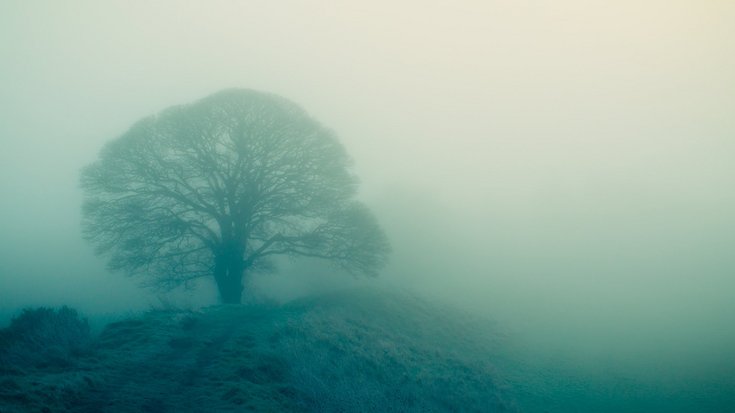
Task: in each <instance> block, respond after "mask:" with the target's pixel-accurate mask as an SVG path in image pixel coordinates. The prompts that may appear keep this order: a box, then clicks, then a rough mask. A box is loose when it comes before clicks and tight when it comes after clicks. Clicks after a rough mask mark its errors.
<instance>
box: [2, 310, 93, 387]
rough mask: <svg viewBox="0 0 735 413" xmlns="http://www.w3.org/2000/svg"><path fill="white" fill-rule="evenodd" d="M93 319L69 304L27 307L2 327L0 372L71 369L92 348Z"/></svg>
mask: <svg viewBox="0 0 735 413" xmlns="http://www.w3.org/2000/svg"><path fill="white" fill-rule="evenodd" d="M90 344H91V335H90V327H89V322H88V321H87V320H86V319H85V318H82V317H81V316H80V315H79V314H78V313H77V311H76V310H74V309H71V308H69V307H61V308H58V309H54V308H46V307H41V308H35V309H24V310H23V311H22V312H21V313H20V315H18V316H17V317H15V318H14V319H13V320H12V321H11V323H10V326H9V327H7V328H5V329H2V330H0V373H14V372H19V373H20V372H23V370H24V369H27V368H50V369H54V368H67V367H70V366H71V365H72V364H73V360H74V359H75V358H77V357H79V356H80V355H82V354H84V353H85V352H86V351H88V350H89V346H90Z"/></svg>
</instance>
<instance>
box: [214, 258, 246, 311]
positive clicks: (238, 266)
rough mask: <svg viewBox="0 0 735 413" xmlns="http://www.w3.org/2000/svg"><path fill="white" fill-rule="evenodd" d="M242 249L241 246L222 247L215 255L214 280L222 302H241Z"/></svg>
mask: <svg viewBox="0 0 735 413" xmlns="http://www.w3.org/2000/svg"><path fill="white" fill-rule="evenodd" d="M244 271H245V265H244V263H243V251H242V250H241V248H233V247H230V248H227V247H225V248H223V250H222V251H221V252H220V253H219V254H217V255H216V256H215V265H214V280H215V281H216V282H217V290H218V291H219V297H220V300H221V301H222V303H223V304H240V303H241V302H242V291H243V281H242V279H243V273H244Z"/></svg>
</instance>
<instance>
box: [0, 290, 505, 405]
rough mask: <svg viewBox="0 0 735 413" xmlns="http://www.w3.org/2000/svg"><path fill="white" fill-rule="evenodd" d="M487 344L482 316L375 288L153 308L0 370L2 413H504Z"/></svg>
mask: <svg viewBox="0 0 735 413" xmlns="http://www.w3.org/2000/svg"><path fill="white" fill-rule="evenodd" d="M495 346H496V339H495V338H494V336H493V334H492V333H491V329H490V328H489V326H488V325H486V324H485V323H483V322H481V321H478V320H473V319H472V318H471V317H469V316H466V315H465V314H462V313H460V312H458V311H454V310H452V309H448V308H444V307H441V306H439V305H436V304H432V303H429V302H427V301H425V300H422V299H419V298H417V297H414V296H411V295H407V294H400V293H387V292H383V291H375V290H355V291H347V292H339V293H332V294H329V295H323V296H319V297H311V298H305V299H299V300H295V301H292V302H290V303H286V304H283V305H274V304H257V305H255V304H252V305H221V306H213V307H206V308H203V309H200V310H197V311H184V310H167V311H151V312H147V313H145V314H141V315H140V316H137V317H133V318H130V319H126V320H122V321H117V322H114V323H111V324H109V325H108V326H107V327H106V328H104V330H102V332H101V333H100V334H99V335H98V336H96V337H94V338H92V339H91V342H90V343H89V344H88V345H86V347H85V349H84V350H83V351H77V352H74V354H72V355H67V356H65V358H64V360H63V362H58V360H56V362H44V363H36V364H35V365H31V366H13V368H7V367H8V366H6V368H5V369H0V412H2V413H14V412H29V411H30V412H33V411H38V412H48V411H50V412H203V411H211V412H276V411H295V412H375V411H381V412H432V411H435V412H443V411H452V412H456V411H464V412H515V411H516V409H515V408H514V407H513V403H512V402H511V401H509V400H508V398H507V396H506V391H505V390H504V386H503V382H502V378H501V377H499V376H498V374H497V372H496V371H495V370H494V369H493V366H492V354H494V347H495ZM0 349H1V348H0ZM39 357H41V358H43V357H44V356H43V355H39ZM57 359H58V357H57Z"/></svg>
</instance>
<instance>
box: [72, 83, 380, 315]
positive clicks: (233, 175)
mask: <svg viewBox="0 0 735 413" xmlns="http://www.w3.org/2000/svg"><path fill="white" fill-rule="evenodd" d="M350 166H351V161H350V158H349V157H348V155H347V153H346V152H345V149H344V148H343V147H342V145H341V144H340V143H339V141H338V139H337V137H336V136H335V134H334V133H333V132H332V131H331V130H329V129H328V128H326V127H324V126H323V125H321V124H320V123H319V122H317V121H316V120H314V119H313V118H311V117H310V116H309V115H308V114H307V113H306V112H305V111H304V110H303V109H301V108H300V107H299V106H297V105H296V104H294V103H292V102H290V101H288V100H286V99H284V98H281V97H279V96H276V95H273V94H267V93H261V92H256V91H252V90H243V89H230V90H225V91H221V92H219V93H216V94H214V95H211V96H209V97H206V98H204V99H201V100H199V101H197V102H195V103H192V104H186V105H180V106H174V107H171V108H169V109H166V110H165V111H163V112H161V113H160V114H157V115H154V116H150V117H147V118H145V119H142V120H141V121H139V122H137V123H136V124H135V125H133V126H132V127H131V128H130V130H128V131H127V132H126V133H125V134H123V135H122V136H121V137H119V138H117V139H115V140H113V141H111V142H109V143H108V144H107V145H106V146H105V148H104V149H103V150H102V152H101V154H100V158H99V160H97V161H96V162H94V163H93V164H91V165H89V166H87V167H86V168H85V169H84V170H83V172H82V178H81V183H82V188H83V190H84V194H85V200H84V205H83V231H84V234H85V237H86V238H87V239H89V240H90V241H91V242H92V243H93V244H94V245H95V246H96V251H97V252H98V253H100V254H103V255H105V256H107V257H108V258H109V266H110V268H112V269H114V270H122V271H125V272H126V273H128V274H131V275H142V276H143V277H144V279H145V280H146V281H147V283H148V285H152V286H156V287H161V288H167V289H172V288H176V287H178V286H181V285H187V284H189V283H190V282H191V281H193V280H195V279H199V278H202V277H213V278H214V281H215V282H216V284H217V287H218V290H219V293H220V298H221V299H222V301H223V302H226V303H237V302H240V300H241V296H242V291H243V288H244V287H243V286H244V279H245V277H246V276H247V275H248V274H250V273H251V272H253V271H258V270H264V269H268V268H271V267H272V264H273V262H272V259H273V257H275V256H278V255H287V256H303V257H316V258H323V259H326V260H329V261H330V262H332V263H334V264H337V265H338V266H340V267H342V268H344V269H346V270H348V271H350V272H352V273H355V274H367V275H376V274H377V272H378V271H379V270H380V268H381V267H382V266H383V265H384V263H385V261H386V259H387V256H388V253H389V245H388V242H387V239H386V237H385V235H384V233H383V232H382V230H381V229H380V227H379V225H378V223H377V221H376V219H375V218H374V216H373V215H372V214H371V212H370V211H369V210H368V208H366V207H365V206H364V205H363V204H362V203H360V202H359V201H357V200H356V199H355V196H356V191H357V186H358V182H357V179H356V177H355V175H354V174H353V173H352V172H351V170H350Z"/></svg>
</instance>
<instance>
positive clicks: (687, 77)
mask: <svg viewBox="0 0 735 413" xmlns="http://www.w3.org/2000/svg"><path fill="white" fill-rule="evenodd" d="M733 21H735V3H733V2H731V1H728V0H707V1H701V0H679V1H676V0H673V1H672V0H669V1H663V0H649V1H645V2H644V1H632V0H620V1H615V2H609V1H602V0H555V1H551V0H536V1H533V0H526V1H518V0H514V1H511V0H500V1H472V0H458V1H370V2H350V1H344V2H329V1H318V0H317V1H308V2H307V1H280V2H272V1H242V2H237V1H223V0H221V1H156V2H145V1H105V2H98V1H73V0H72V1H65V2H55V1H33V0H31V1H15V0H6V1H4V2H2V4H0V68H1V69H0V111H1V113H2V116H1V117H0V119H1V121H0V194H1V195H0V196H1V198H0V199H1V200H2V201H1V203H0V312H4V313H5V314H9V313H10V312H12V311H15V310H16V309H17V308H20V307H22V306H26V305H42V304H46V305H59V304H64V303H66V304H70V305H74V306H77V307H79V308H81V309H83V310H85V311H88V312H124V311H128V310H129V309H131V308H145V307H146V306H150V305H152V304H151V303H158V302H161V300H164V301H165V300H166V298H165V297H162V298H158V297H155V296H154V295H151V293H150V292H148V291H145V290H141V289H139V288H138V287H136V284H135V282H134V281H133V280H130V279H127V278H125V277H123V276H122V275H120V274H110V273H108V272H107V271H106V270H105V263H104V260H103V259H101V258H98V257H95V256H94V255H93V253H92V248H91V246H90V245H88V244H87V243H85V242H84V241H83V240H82V239H81V235H80V228H79V223H80V205H81V199H82V194H81V190H80V188H79V172H80V170H81V168H82V167H84V166H85V165H87V164H89V163H91V162H93V161H94V160H95V159H96V157H97V155H98V153H99V150H100V149H101V148H102V146H103V145H104V144H105V143H106V142H108V141H110V140H112V139H114V138H116V137H118V136H120V135H121V134H122V133H124V132H125V131H126V130H127V128H128V127H130V126H131V125H132V124H133V123H134V122H135V121H136V120H138V119H140V118H142V117H144V116H147V115H150V114H153V113H156V112H158V111H160V110H162V109H164V108H166V107H169V106H171V105H175V104H181V103H187V102H192V101H195V100H197V99H199V98H202V97H204V96H207V95H209V94H211V93H214V92H216V91H218V90H221V89H223V88H228V87H244V88H252V89H257V90H262V91H268V92H273V93H277V94H280V95H282V96H284V97H286V98H288V99H291V100H293V101H294V102H296V103H298V104H299V105H301V106H302V107H304V108H305V109H306V110H307V111H308V112H309V113H310V114H312V115H313V116H314V117H315V118H316V119H318V120H320V121H321V122H322V123H324V124H325V125H327V126H329V127H330V128H333V129H334V130H335V131H336V132H337V134H338V135H339V136H340V139H341V141H342V142H343V144H344V145H345V147H346V149H347V151H348V152H349V153H350V154H351V156H352V157H353V159H354V160H355V171H356V173H357V174H358V175H359V176H360V178H361V180H362V187H361V197H362V198H363V199H364V200H365V202H366V203H368V205H370V206H371V207H372V209H373V210H374V212H375V213H376V215H377V216H378V219H379V220H380V221H381V222H382V223H383V226H384V228H385V230H386V232H387V233H388V235H389V236H390V238H391V241H392V244H393V248H394V255H393V258H392V261H391V265H390V266H389V267H388V268H387V269H386V271H385V272H384V274H382V276H381V279H383V280H385V281H386V282H390V283H394V284H395V285H399V286H402V287H407V288H413V289H416V290H419V291H421V292H423V293H425V294H428V295H431V296H434V297H437V298H440V299H443V300H448V301H451V302H454V303H457V304H459V305H461V306H464V307H465V308H468V309H471V310H472V311H477V312H480V313H483V314H486V315H488V316H491V317H494V318H496V319H498V320H500V321H501V322H503V323H506V324H507V325H508V326H510V327H509V328H510V329H511V330H516V331H517V334H519V336H523V337H526V339H527V340H528V341H529V342H530V343H534V345H535V346H536V347H544V348H546V349H547V351H548V352H549V353H553V354H557V355H559V357H566V356H568V355H569V354H571V353H576V354H585V355H586V356H587V357H588V360H587V361H589V360H608V359H609V358H610V357H612V358H613V359H614V360H626V359H631V358H632V359H636V360H638V361H639V358H640V356H641V355H642V354H643V355H646V356H650V357H652V358H653V359H655V360H661V363H664V362H668V361H671V360H674V359H677V360H697V362H702V360H707V361H708V362H707V363H704V365H705V366H706V368H712V369H714V368H721V369H729V370H727V371H726V372H733V371H735V354H734V353H733V351H732V350H731V349H732V348H735V327H733V323H732V320H733V319H734V318H735V300H733V299H732V292H733V291H735V254H732V248H733V246H734V245H735V185H733V178H735V162H734V161H735V136H733V134H734V133H735V76H733V73H735V25H733V24H732V22H733ZM321 282H322V283H323V282H324V281H323V280H322V281H321ZM299 283H305V284H308V281H304V280H303V279H300V281H299ZM210 298H211V297H210ZM655 360H654V361H655ZM700 364H701V363H700ZM716 366H719V367H716ZM723 366H724V367H723ZM703 368H704V367H703ZM703 374H704V373H703Z"/></svg>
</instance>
